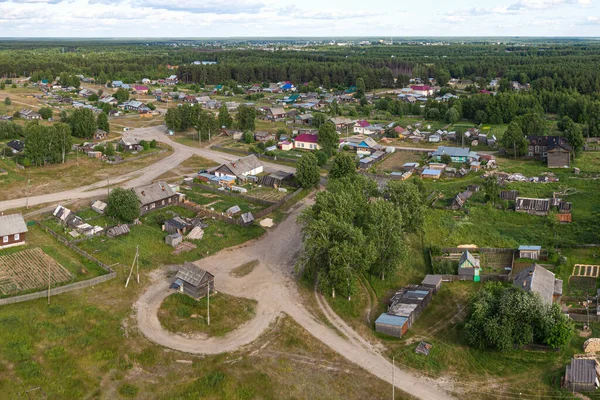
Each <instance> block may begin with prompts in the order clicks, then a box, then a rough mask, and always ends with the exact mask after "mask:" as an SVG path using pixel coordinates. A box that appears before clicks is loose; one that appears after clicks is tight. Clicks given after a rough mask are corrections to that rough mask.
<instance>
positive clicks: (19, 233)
mask: <svg viewBox="0 0 600 400" xmlns="http://www.w3.org/2000/svg"><path fill="white" fill-rule="evenodd" d="M26 233H27V224H26V223H25V220H24V219H23V216H22V215H21V214H8V215H0V238H2V242H1V243H0V249H4V248H7V247H13V246H20V245H23V244H25V235H26Z"/></svg>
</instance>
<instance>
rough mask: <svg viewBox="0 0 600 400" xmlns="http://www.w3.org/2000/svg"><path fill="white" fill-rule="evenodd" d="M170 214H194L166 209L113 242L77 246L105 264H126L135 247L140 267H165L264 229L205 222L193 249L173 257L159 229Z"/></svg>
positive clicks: (98, 240) (102, 239)
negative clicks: (206, 226) (202, 235)
mask: <svg viewBox="0 0 600 400" xmlns="http://www.w3.org/2000/svg"><path fill="white" fill-rule="evenodd" d="M174 215H179V216H182V217H191V216H194V215H195V214H194V213H193V212H191V211H189V210H187V209H184V208H182V207H169V208H166V209H161V210H157V211H154V212H152V213H149V214H147V215H145V216H143V217H142V218H141V221H142V225H139V226H133V227H132V228H131V233H129V234H128V235H125V236H119V237H116V238H113V239H109V238H106V237H104V236H100V237H95V238H92V239H90V240H86V241H84V242H81V243H79V244H78V246H79V247H80V248H82V249H84V250H86V251H87V252H89V253H91V254H94V256H95V257H97V258H98V259H100V260H101V261H103V262H105V263H107V264H114V263H121V264H123V265H128V264H130V263H131V262H132V261H133V256H134V254H135V249H136V246H139V248H140V268H144V269H154V268H156V267H159V266H161V265H165V264H177V263H182V262H184V261H194V260H198V259H200V258H203V257H205V256H207V255H209V254H214V253H216V252H218V251H219V250H221V249H224V248H226V247H230V246H235V245H237V244H241V243H243V242H246V241H248V240H250V239H254V238H257V237H259V236H260V235H262V234H263V233H264V232H265V230H264V229H263V228H262V227H260V226H258V225H252V226H250V227H241V226H237V225H230V224H227V223H225V222H221V221H216V220H207V223H208V225H209V226H208V228H206V229H205V230H204V232H205V233H204V237H203V239H202V240H193V241H192V243H194V244H195V245H196V246H197V247H196V248H195V249H194V250H192V251H189V252H184V253H181V254H179V255H175V254H173V250H174V249H173V248H172V247H171V246H169V245H167V244H165V240H164V239H165V236H167V232H163V231H162V230H161V227H162V223H163V222H164V221H165V220H167V219H169V218H173V216H174Z"/></svg>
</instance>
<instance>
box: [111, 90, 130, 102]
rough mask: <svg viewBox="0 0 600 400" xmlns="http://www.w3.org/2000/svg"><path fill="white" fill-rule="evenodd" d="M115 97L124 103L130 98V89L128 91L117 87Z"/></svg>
mask: <svg viewBox="0 0 600 400" xmlns="http://www.w3.org/2000/svg"><path fill="white" fill-rule="evenodd" d="M113 97H114V98H115V99H117V101H119V102H120V103H124V102H126V101H127V100H129V91H127V90H125V89H123V88H119V89H117V91H116V92H115V94H114V95H113Z"/></svg>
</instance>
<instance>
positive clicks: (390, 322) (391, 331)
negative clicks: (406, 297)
mask: <svg viewBox="0 0 600 400" xmlns="http://www.w3.org/2000/svg"><path fill="white" fill-rule="evenodd" d="M375 331H376V332H379V333H383V334H385V335H388V336H394V337H398V338H400V337H402V336H403V335H404V334H406V332H407V331H408V318H406V317H398V316H396V315H390V314H387V313H383V314H381V315H380V316H379V318H377V320H376V321H375Z"/></svg>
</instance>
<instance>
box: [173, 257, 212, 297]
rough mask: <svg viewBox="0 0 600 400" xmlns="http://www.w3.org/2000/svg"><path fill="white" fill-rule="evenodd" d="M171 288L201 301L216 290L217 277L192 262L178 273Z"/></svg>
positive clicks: (187, 263) (186, 264)
mask: <svg viewBox="0 0 600 400" xmlns="http://www.w3.org/2000/svg"><path fill="white" fill-rule="evenodd" d="M171 288H172V289H176V290H177V291H178V292H179V293H183V294H186V295H188V296H190V297H191V298H192V299H195V300H200V299H201V298H203V297H204V296H206V295H207V294H209V293H210V292H213V291H214V290H215V277H214V275H213V274H211V273H210V272H208V271H205V270H203V269H202V268H200V267H197V266H196V265H194V264H192V263H191V262H186V263H185V264H183V265H182V266H181V268H179V271H177V274H176V275H175V279H174V280H173V283H172V284H171Z"/></svg>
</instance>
